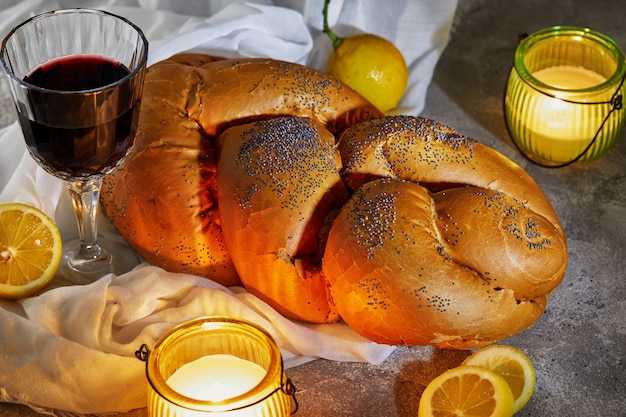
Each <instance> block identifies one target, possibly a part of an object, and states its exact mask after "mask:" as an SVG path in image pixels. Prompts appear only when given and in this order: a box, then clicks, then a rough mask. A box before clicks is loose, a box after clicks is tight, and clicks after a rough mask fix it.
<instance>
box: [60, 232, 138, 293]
mask: <svg viewBox="0 0 626 417" xmlns="http://www.w3.org/2000/svg"><path fill="white" fill-rule="evenodd" d="M63 246H64V250H63V258H62V260H61V264H60V265H59V269H58V270H57V273H56V276H55V278H54V280H53V286H54V287H60V286H67V285H86V284H91V283H92V282H95V281H97V280H98V279H100V278H102V277H103V276H105V275H107V274H110V273H113V274H116V275H121V274H124V273H126V272H128V271H130V270H132V269H133V268H134V267H135V266H136V265H137V264H139V263H141V259H140V258H139V256H138V255H137V254H136V253H134V252H133V251H119V252H118V251H116V252H115V253H113V251H111V250H109V249H107V247H106V246H107V245H106V243H104V244H99V245H96V246H89V247H86V248H81V246H80V241H79V240H78V239H76V240H70V241H68V242H63Z"/></svg>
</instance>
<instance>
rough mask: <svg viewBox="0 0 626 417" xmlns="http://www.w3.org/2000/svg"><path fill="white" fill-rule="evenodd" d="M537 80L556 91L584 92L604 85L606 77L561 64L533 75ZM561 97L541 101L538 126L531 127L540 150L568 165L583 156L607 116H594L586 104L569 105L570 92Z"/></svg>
mask: <svg viewBox="0 0 626 417" xmlns="http://www.w3.org/2000/svg"><path fill="white" fill-rule="evenodd" d="M533 77H535V78H536V79H537V80H539V81H541V82H542V83H544V84H546V85H549V86H550V87H552V88H558V89H564V90H583V89H586V88H591V87H594V86H596V85H600V84H602V83H603V82H605V81H606V78H605V77H603V76H602V75H600V74H598V73H597V72H594V71H591V70H589V69H586V68H583V67H578V66H572V65H561V66H557V67H549V68H544V69H542V70H539V71H537V72H535V73H533ZM555 95H557V97H558V98H552V97H549V96H542V97H538V98H537V102H536V103H535V105H536V114H537V116H538V123H536V124H535V125H533V126H530V127H529V128H530V130H531V132H532V135H533V141H534V142H535V143H536V144H537V145H536V146H537V149H538V151H539V152H540V153H541V154H543V155H547V156H549V158H550V159H551V160H553V161H558V162H567V161H569V160H572V159H574V158H576V157H577V156H578V154H580V153H581V152H582V151H583V150H584V149H585V147H586V146H587V144H588V143H589V142H590V141H591V138H593V136H594V134H595V132H596V130H597V129H598V127H599V126H600V124H601V123H602V119H603V115H601V114H597V113H596V114H595V115H593V114H590V113H589V111H588V110H589V109H588V108H586V107H585V106H584V105H579V104H573V103H568V102H566V101H563V100H560V99H567V98H569V93H568V92H567V91H563V92H558V93H556V94H555Z"/></svg>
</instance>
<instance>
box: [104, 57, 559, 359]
mask: <svg viewBox="0 0 626 417" xmlns="http://www.w3.org/2000/svg"><path fill="white" fill-rule="evenodd" d="M104 183H105V184H104V187H103V193H102V202H103V206H104V208H105V212H106V214H107V215H108V217H109V218H110V219H111V221H112V223H113V224H114V226H115V227H116V228H117V229H118V231H119V232H120V234H121V235H122V236H123V237H124V238H125V239H126V240H127V241H128V243H129V244H130V245H131V246H132V247H133V248H135V250H137V252H138V253H139V254H140V255H142V256H143V257H144V258H145V259H146V260H147V261H149V262H151V263H153V264H155V265H159V266H161V267H163V268H165V269H168V270H170V271H174V272H188V273H194V274H197V275H202V276H207V277H210V278H212V279H214V280H216V281H218V282H220V283H222V284H225V285H234V284H237V283H243V285H244V286H245V287H246V288H247V289H248V290H249V291H250V292H251V293H253V294H255V295H257V296H258V297H259V298H261V299H263V300H264V301H266V302H267V303H269V304H270V305H272V306H273V307H274V308H275V309H276V310H277V311H279V312H280V313H282V314H283V315H285V316H286V317H289V318H292V319H298V320H302V321H308V322H316V323H325V322H333V321H337V320H340V319H343V320H345V322H346V323H348V325H350V326H351V327H352V328H354V329H355V330H356V331H357V332H359V333H360V334H362V335H363V336H365V337H368V338H370V339H371V340H373V341H376V342H380V343H387V344H409V345H417V344H420V345H421V344H433V345H437V346H441V347H451V348H470V347H477V346H482V345H485V344H488V343H492V342H494V341H497V340H501V339H504V338H506V337H508V336H511V335H513V334H515V333H517V332H520V331H522V330H524V329H526V328H528V327H529V326H531V325H532V324H533V323H534V322H535V321H536V320H537V319H538V318H539V317H540V316H541V314H542V313H543V311H544V309H545V307H546V303H547V300H548V294H549V293H550V292H551V291H552V290H553V289H554V288H555V287H556V286H557V285H558V284H559V283H560V282H561V280H562V279H563V276H564V273H565V268H566V265H567V246H566V242H565V237H564V234H563V230H562V227H561V225H560V223H559V220H558V217H557V215H556V213H555V211H554V209H553V208H552V205H551V204H550V202H549V201H548V199H547V198H546V196H545V195H544V193H543V192H542V191H541V189H540V188H539V187H538V185H537V184H536V183H535V182H534V181H533V180H532V178H531V177H530V176H529V175H528V174H526V173H525V172H524V171H523V170H522V169H521V168H519V167H518V166H517V165H515V164H514V163H512V162H511V161H509V160H508V159H507V158H505V157H504V156H502V155H500V154H499V153H497V152H496V151H494V150H492V149H491V148H488V147H486V146H484V145H481V144H480V143H478V142H475V141H472V140H470V139H467V138H464V137H462V136H461V135H460V134H458V133H457V132H455V131H454V130H452V129H450V128H448V127H446V126H444V125H442V124H440V123H437V122H435V121H432V120H427V119H423V118H417V117H411V116H395V117H384V116H383V115H382V114H381V113H380V112H379V111H378V110H376V108H375V107H374V106H372V105H371V104H370V103H368V102H367V101H366V100H365V99H363V98H362V97H360V96H359V95H358V94H356V93H355V92H354V91H352V90H351V89H349V88H348V87H346V86H344V85H342V84H341V83H339V82H338V81H336V80H334V79H333V78H332V77H330V76H329V75H327V74H325V73H323V72H319V71H316V70H313V69H311V68H307V67H304V66H301V65H297V64H292V63H286V62H280V61H275V60H269V59H239V60H216V59H214V58H211V57H207V56H203V55H196V54H185V55H179V56H176V57H173V58H171V59H169V60H167V61H163V62H160V63H157V64H155V65H153V66H152V67H150V68H149V71H148V73H147V76H146V84H145V91H144V98H143V102H142V109H141V115H140V120H139V128H138V133H137V138H136V143H135V145H134V147H133V149H132V151H131V153H130V155H129V156H128V157H127V158H126V160H125V161H124V162H123V164H122V165H121V166H120V167H119V168H118V169H117V170H115V171H114V173H113V174H112V175H110V176H108V177H107V178H106V179H105V181H104Z"/></svg>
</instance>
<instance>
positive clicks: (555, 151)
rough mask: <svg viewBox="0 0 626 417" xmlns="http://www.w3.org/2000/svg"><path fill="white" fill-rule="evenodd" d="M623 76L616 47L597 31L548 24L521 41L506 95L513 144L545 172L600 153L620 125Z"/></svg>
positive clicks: (624, 68) (611, 142)
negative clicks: (549, 168)
mask: <svg viewBox="0 0 626 417" xmlns="http://www.w3.org/2000/svg"><path fill="white" fill-rule="evenodd" d="M625 74H626V65H625V62H624V54H623V52H622V51H621V49H620V48H619V46H618V45H617V44H616V43H615V42H614V41H613V40H612V39H611V38H609V37H607V36H605V35H603V34H601V33H598V32H596V31H593V30H590V29H587V28H578V27H572V26H554V27H551V28H547V29H543V30H540V31H538V32H535V33H533V34H532V35H530V36H527V37H525V38H523V39H522V40H521V42H520V44H519V45H518V47H517V49H516V51H515V60H514V65H513V68H512V69H511V71H510V74H509V77H508V80H507V83H506V92H505V96H504V114H505V120H506V125H507V129H508V131H509V134H510V136H511V138H512V140H513V142H514V143H515V145H516V146H517V147H518V149H519V150H520V151H521V152H522V153H523V154H524V155H526V157H528V158H529V159H530V160H532V161H534V162H535V163H537V164H539V165H543V166H549V167H560V166H565V165H569V164H572V163H575V162H589V161H593V160H595V159H597V158H599V157H600V156H602V155H604V154H605V153H606V152H607V151H608V150H609V149H611V147H613V145H614V144H615V142H616V140H617V139H618V137H619V135H620V133H621V131H622V127H623V125H624V111H623V109H622V97H623V95H624V92H625V91H626V90H625V86H624V75H625Z"/></svg>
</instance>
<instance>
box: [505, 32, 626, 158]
mask: <svg viewBox="0 0 626 417" xmlns="http://www.w3.org/2000/svg"><path fill="white" fill-rule="evenodd" d="M527 37H528V34H527V33H523V34H521V35H519V41H520V42H521V41H523V40H524V39H525V38H527ZM509 76H510V75H509ZM625 79H626V74H624V76H623V77H622V79H621V81H620V83H619V85H618V86H617V89H616V90H615V93H613V96H611V99H610V100H609V101H589V102H580V101H574V100H568V99H565V98H561V97H557V96H556V95H554V94H549V93H547V92H545V91H542V90H540V89H538V88H537V87H535V86H534V85H532V84H529V83H526V85H528V86H529V87H530V88H532V89H533V90H535V91H537V92H538V93H540V94H543V95H545V96H547V97H550V98H553V99H557V100H560V101H562V102H565V103H571V104H581V105H598V104H610V105H611V109H610V110H609V112H608V113H607V114H606V116H605V117H604V119H603V120H602V123H600V127H598V130H597V131H596V133H595V135H594V136H593V138H592V139H591V141H590V142H589V143H588V144H587V146H586V147H585V149H583V151H582V152H581V153H580V154H578V156H576V157H575V158H574V159H571V160H569V161H567V162H564V163H562V164H558V165H549V164H543V163H541V162H539V161H536V160H533V159H531V158H529V157H528V156H527V155H526V153H525V152H524V151H523V150H522V149H521V148H520V146H519V145H518V144H517V142H516V141H513V144H514V145H515V147H516V148H517V150H518V151H519V152H520V153H521V154H522V155H524V156H525V157H526V158H527V159H528V160H529V161H531V162H533V163H534V164H536V165H539V166H541V167H544V168H563V167H566V166H568V165H571V164H573V163H575V162H576V161H578V160H579V159H580V158H582V157H583V156H584V155H585V154H586V153H587V151H589V149H591V147H592V146H593V144H594V143H595V142H596V139H597V138H598V135H599V134H600V132H601V131H602V128H603V127H604V125H605V124H606V122H607V120H609V117H610V116H611V114H613V112H614V111H616V110H621V109H622V108H623V105H624V103H623V97H622V95H621V94H620V93H619V92H620V91H621V89H622V86H623V85H624V80H625Z"/></svg>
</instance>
